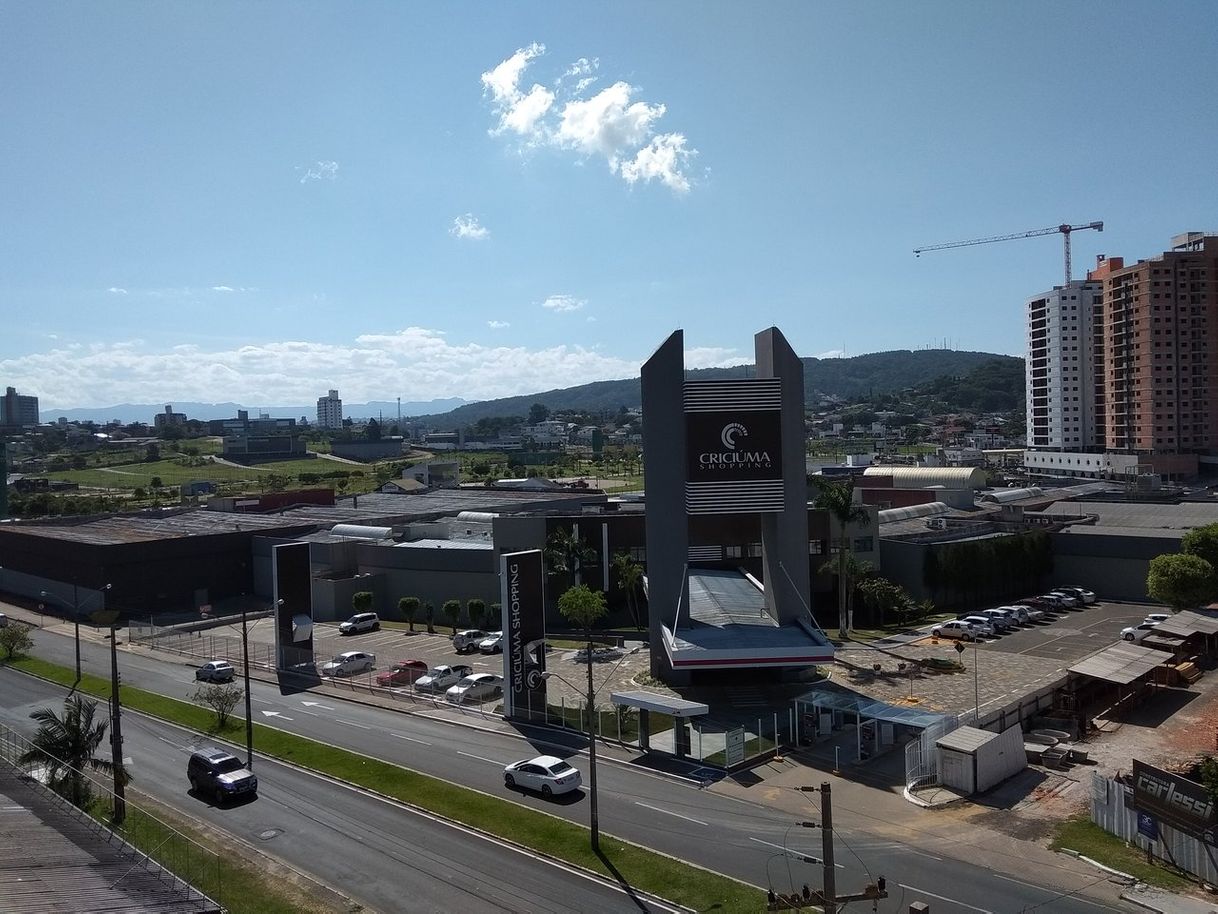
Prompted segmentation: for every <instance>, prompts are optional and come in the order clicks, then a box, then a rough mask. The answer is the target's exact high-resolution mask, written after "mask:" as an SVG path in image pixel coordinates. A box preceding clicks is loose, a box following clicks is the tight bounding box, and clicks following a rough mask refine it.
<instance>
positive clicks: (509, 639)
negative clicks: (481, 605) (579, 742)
mask: <svg viewBox="0 0 1218 914" xmlns="http://www.w3.org/2000/svg"><path fill="white" fill-rule="evenodd" d="M544 585H545V566H544V564H543V563H542V557H541V551H540V550H537V549H533V550H530V551H528V552H509V553H505V554H503V555H501V556H500V557H499V587H500V603H501V604H502V607H503V681H504V689H503V713H504V716H505V717H514V718H520V719H525V720H528V719H530V718H532V717H538V718H540V719H543V720H544V719H545V708H546V681H545V679H543V678H542V675H541V674H542V673H544V672H545V669H546V641H545V637H546V631H545V618H546V616H545V602H544V594H545V590H544Z"/></svg>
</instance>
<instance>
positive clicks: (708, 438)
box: [684, 378, 784, 514]
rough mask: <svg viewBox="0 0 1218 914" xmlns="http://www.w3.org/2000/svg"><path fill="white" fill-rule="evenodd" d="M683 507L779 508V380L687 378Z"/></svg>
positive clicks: (726, 510) (693, 510)
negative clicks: (700, 379)
mask: <svg viewBox="0 0 1218 914" xmlns="http://www.w3.org/2000/svg"><path fill="white" fill-rule="evenodd" d="M684 403H685V510H686V513H688V514H754V513H757V512H762V511H781V510H782V509H783V506H784V501H783V499H784V492H783V483H782V381H781V379H779V378H749V379H738V380H719V381H686V382H685V387H684Z"/></svg>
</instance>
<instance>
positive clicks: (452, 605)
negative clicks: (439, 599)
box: [440, 600, 461, 635]
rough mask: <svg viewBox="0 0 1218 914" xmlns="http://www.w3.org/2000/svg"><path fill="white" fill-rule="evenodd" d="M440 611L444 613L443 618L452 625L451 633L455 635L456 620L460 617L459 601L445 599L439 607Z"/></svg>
mask: <svg viewBox="0 0 1218 914" xmlns="http://www.w3.org/2000/svg"><path fill="white" fill-rule="evenodd" d="M440 612H442V613H444V618H445V619H447V620H448V624H449V625H451V626H452V627H453V634H454V635H455V634H456V633H457V621H458V620H459V619H460V618H461V601H460V600H445V601H444V605H443V606H442V607H441V608H440Z"/></svg>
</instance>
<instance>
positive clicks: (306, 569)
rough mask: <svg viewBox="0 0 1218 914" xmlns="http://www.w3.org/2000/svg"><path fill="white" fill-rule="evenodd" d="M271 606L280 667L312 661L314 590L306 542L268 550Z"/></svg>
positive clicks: (286, 544)
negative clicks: (269, 551) (273, 613)
mask: <svg viewBox="0 0 1218 914" xmlns="http://www.w3.org/2000/svg"><path fill="white" fill-rule="evenodd" d="M271 575H272V591H271V593H272V605H273V606H274V607H275V648H276V651H275V652H276V655H277V656H278V658H279V667H280V669H284V668H286V667H291V666H296V665H298V664H301V663H311V662H312V661H313V591H312V578H313V575H312V569H311V567H310V564H309V544H308V543H280V544H279V545H277V546H272V547H271Z"/></svg>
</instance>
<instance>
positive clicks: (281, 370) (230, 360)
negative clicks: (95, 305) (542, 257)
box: [0, 327, 640, 409]
mask: <svg viewBox="0 0 1218 914" xmlns="http://www.w3.org/2000/svg"><path fill="white" fill-rule="evenodd" d="M639 364H640V363H639V361H638V360H635V359H627V358H621V357H618V356H614V355H609V354H606V353H603V352H600V351H598V350H596V349H590V348H585V347H582V346H553V347H549V348H545V349H526V348H524V347H521V346H502V345H484V344H481V343H474V342H467V343H456V342H452V341H450V340H448V339H447V338H446V336H445V335H444V334H443V333H441V332H439V331H437V330H432V329H426V328H421V327H410V328H407V329H405V330H401V331H397V332H389V333H383V334H368V335H365V336H360V337H358V338H357V339H355V340H353V341H349V342H345V343H341V344H330V343H316V342H306V341H298V340H297V341H294V340H285V341H280V342H268V343H259V344H254V345H248V346H241V347H237V348H231V349H220V350H215V349H207V348H204V347H202V346H200V345H198V344H185V345H179V346H171V347H165V348H163V349H158V350H152V349H149V348H148V346H147V344H146V343H145V342H144V341H142V340H129V341H124V342H118V343H94V344H89V345H80V344H66V343H60V344H58V345H54V346H52V348H49V349H48V350H47V351H45V352H40V353H33V354H30V355H25V356H21V357H19V358H14V359H0V376H3V377H5V378H8V379H9V380H8V381H6V383H8V384H12V385H14V386H15V387H17V389H18V390H21V391H28V392H29V393H31V394H33V395H35V396H38V397H41V398H42V405H43V408H45V409H56V408H68V407H72V406H108V405H112V404H115V403H124V402H129V403H160V402H172V401H174V400H198V401H202V402H221V401H225V400H233V401H237V402H244V403H270V404H278V405H284V406H287V405H292V404H301V405H308V404H310V403H313V402H315V401H316V399H317V397H318V396H320V395H321V394H323V393H325V389H327V388H330V387H338V388H339V389H340V390H342V392H343V398H344V399H346V400H349V401H351V402H359V401H363V400H371V399H390V398H392V397H393V396H396V395H397V394H398V393H404V392H406V391H410V392H411V396H412V398H414V396H415V394H416V393H418V394H419V395H420V396H425V397H449V396H461V397H466V398H469V399H489V398H495V397H506V396H512V395H516V394H526V393H534V392H536V391H539V390H549V389H552V388H554V387H558V386H568V385H576V384H585V383H589V382H592V381H605V380H611V379H615V378H629V377H636V376H637V375H638V371H639ZM319 378H324V379H325V380H324V382H323V381H319V380H318V379H319Z"/></svg>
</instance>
